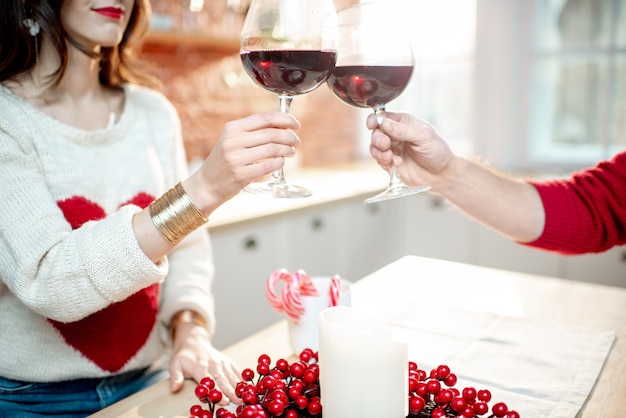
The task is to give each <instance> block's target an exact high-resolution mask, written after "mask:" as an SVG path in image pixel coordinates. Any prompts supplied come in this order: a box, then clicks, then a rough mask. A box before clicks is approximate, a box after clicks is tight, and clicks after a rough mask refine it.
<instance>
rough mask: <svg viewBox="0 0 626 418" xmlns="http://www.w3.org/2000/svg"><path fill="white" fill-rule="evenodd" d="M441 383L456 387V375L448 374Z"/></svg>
mask: <svg viewBox="0 0 626 418" xmlns="http://www.w3.org/2000/svg"><path fill="white" fill-rule="evenodd" d="M443 383H445V384H446V386H454V385H456V375H455V374H454V373H450V374H449V375H447V376H446V378H445V379H443Z"/></svg>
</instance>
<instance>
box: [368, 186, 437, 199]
mask: <svg viewBox="0 0 626 418" xmlns="http://www.w3.org/2000/svg"><path fill="white" fill-rule="evenodd" d="M428 190H430V186H423V187H411V186H407V185H404V184H400V185H396V186H390V187H388V188H387V189H386V190H384V191H382V192H380V193H379V194H377V195H376V196H372V197H370V198H367V199H365V200H364V202H363V203H376V202H383V201H385V200H390V199H397V198H399V197H404V196H410V195H413V194H417V193H422V192H426V191H428Z"/></svg>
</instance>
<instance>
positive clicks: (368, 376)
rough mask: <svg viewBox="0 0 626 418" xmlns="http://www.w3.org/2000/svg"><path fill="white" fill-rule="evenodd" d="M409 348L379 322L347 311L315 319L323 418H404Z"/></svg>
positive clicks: (334, 310) (333, 310)
mask: <svg viewBox="0 0 626 418" xmlns="http://www.w3.org/2000/svg"><path fill="white" fill-rule="evenodd" d="M408 361H409V360H408V345H407V344H406V343H403V342H400V341H398V340H396V339H394V338H393V335H392V332H391V330H390V329H389V328H387V326H386V325H384V324H383V323H381V322H380V321H377V320H375V319H374V318H371V317H369V316H367V315H366V314H364V313H362V312H359V311H356V310H354V309H352V308H348V307H345V306H336V307H333V308H328V309H326V310H324V311H323V312H321V313H320V316H319V365H320V389H321V401H322V413H323V415H324V418H348V417H359V418H405V417H406V416H407V415H408V379H409V376H408Z"/></svg>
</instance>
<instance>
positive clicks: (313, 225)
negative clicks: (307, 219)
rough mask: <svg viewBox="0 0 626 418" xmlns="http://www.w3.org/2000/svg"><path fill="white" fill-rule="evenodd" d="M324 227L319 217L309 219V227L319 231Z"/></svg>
mask: <svg viewBox="0 0 626 418" xmlns="http://www.w3.org/2000/svg"><path fill="white" fill-rule="evenodd" d="M323 228H324V221H323V220H322V219H320V218H313V220H312V221H311V229H312V230H314V231H319V230H320V229H323Z"/></svg>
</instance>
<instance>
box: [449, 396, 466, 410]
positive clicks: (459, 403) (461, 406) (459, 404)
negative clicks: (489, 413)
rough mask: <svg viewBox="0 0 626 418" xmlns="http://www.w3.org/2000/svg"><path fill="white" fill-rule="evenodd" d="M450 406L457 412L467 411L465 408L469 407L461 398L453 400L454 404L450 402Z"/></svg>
mask: <svg viewBox="0 0 626 418" xmlns="http://www.w3.org/2000/svg"><path fill="white" fill-rule="evenodd" d="M450 406H451V407H452V409H454V410H455V411H456V412H461V411H463V410H465V408H466V407H467V403H466V402H465V399H463V398H459V397H455V398H454V399H452V402H450Z"/></svg>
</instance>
